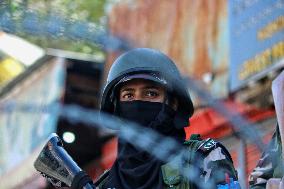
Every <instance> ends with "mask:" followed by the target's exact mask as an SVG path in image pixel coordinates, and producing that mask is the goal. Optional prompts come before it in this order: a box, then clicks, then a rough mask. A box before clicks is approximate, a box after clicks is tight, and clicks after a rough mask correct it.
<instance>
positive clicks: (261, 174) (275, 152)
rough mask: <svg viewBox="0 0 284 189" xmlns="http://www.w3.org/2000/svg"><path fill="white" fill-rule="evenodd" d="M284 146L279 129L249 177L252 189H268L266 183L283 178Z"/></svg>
mask: <svg viewBox="0 0 284 189" xmlns="http://www.w3.org/2000/svg"><path fill="white" fill-rule="evenodd" d="M281 153H282V146H281V138H280V132H279V128H278V126H277V128H276V131H275V132H274V134H273V137H272V139H271V141H270V143H269V144H268V146H267V149H266V150H265V152H264V153H263V154H262V156H261V158H260V160H259V162H258V164H257V165H256V168H254V170H253V172H252V173H251V174H250V176H249V184H250V188H252V189H262V188H265V187H266V183H267V181H268V179H270V178H282V177H283V169H282V168H281V167H282V161H283V160H282V155H281Z"/></svg>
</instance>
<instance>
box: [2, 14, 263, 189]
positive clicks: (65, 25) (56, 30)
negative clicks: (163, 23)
mask: <svg viewBox="0 0 284 189" xmlns="http://www.w3.org/2000/svg"><path fill="white" fill-rule="evenodd" d="M0 29H2V30H3V31H6V32H9V33H16V32H17V31H19V30H20V31H21V32H25V33H27V34H31V35H38V36H47V37H65V38H67V39H71V40H79V41H85V42H90V43H95V44H99V45H100V46H101V47H102V48H103V49H104V50H106V51H116V50H128V49H131V48H132V47H131V45H130V43H129V42H128V41H125V40H122V39H120V38H118V37H115V36H112V35H110V34H108V33H107V32H106V31H104V30H102V29H100V28H97V27H96V26H95V25H94V24H93V23H89V22H85V21H84V22H82V21H74V20H70V19H67V18H64V17H62V16H59V15H56V14H53V15H48V16H46V17H45V18H44V19H40V15H39V13H38V12H36V11H31V10H27V11H25V14H23V16H22V17H21V18H20V19H17V20H15V19H14V18H12V17H11V16H10V15H9V13H8V11H7V10H6V9H2V10H1V12H0ZM186 84H187V85H188V87H189V89H191V90H192V91H193V92H194V93H196V94H197V95H198V96H199V97H200V98H201V99H203V100H204V101H205V102H207V103H208V105H209V106H211V107H212V108H213V109H215V110H216V111H217V112H218V113H220V114H221V115H223V116H224V117H225V118H226V119H228V121H229V122H231V123H232V125H231V126H232V128H233V131H234V133H235V135H236V136H238V137H239V138H240V139H242V140H249V141H251V142H252V143H253V144H255V145H256V146H257V147H258V149H259V150H261V151H262V150H263V149H264V145H263V143H262V139H261V137H260V134H259V132H258V130H255V129H253V128H254V126H255V124H252V123H249V122H248V121H246V120H245V118H243V117H242V116H241V115H239V114H238V113H236V112H232V111H231V110H228V108H226V107H225V106H224V104H223V103H222V102H221V101H218V100H216V99H215V98H213V97H212V96H211V95H210V94H209V93H208V92H207V91H205V90H204V89H202V88H201V87H200V85H198V84H197V83H196V82H195V81H194V80H193V79H192V78H186ZM39 110H40V111H42V112H57V113H59V114H60V115H61V116H63V117H66V118H67V119H68V120H70V121H74V122H76V121H80V122H84V123H88V124H91V125H95V126H98V127H101V128H103V125H107V126H109V127H110V128H112V129H116V130H118V135H119V136H120V137H122V138H123V139H125V140H127V141H128V142H130V143H133V144H134V145H136V146H138V147H140V148H142V149H143V150H146V151H148V152H149V153H150V154H152V155H154V156H155V157H157V158H159V159H161V160H163V161H166V162H175V161H173V158H175V157H179V156H181V155H182V154H184V153H185V149H183V147H182V146H181V145H180V144H178V143H177V142H176V141H174V140H173V139H170V138H164V137H162V136H161V135H159V134H158V133H156V132H154V131H153V130H149V129H146V128H145V127H141V126H139V125H137V124H135V123H130V122H122V121H121V120H120V119H118V118H115V117H114V116H111V115H107V114H102V113H99V112H97V111H95V110H87V109H83V108H82V107H80V106H74V105H72V106H70V105H64V106H62V105H60V104H52V105H47V106H38V105H36V104H21V103H18V102H7V103H5V104H0V112H6V113H8V112H12V111H24V112H36V113H38V111H39ZM134 139H135V140H134ZM176 149H179V150H176ZM172 151H176V153H175V154H171V152H172ZM186 151H187V153H188V150H186ZM177 165H178V164H173V167H176V166H177ZM179 169H180V170H181V174H182V175H183V176H185V177H186V178H187V179H189V180H190V181H192V182H194V183H196V184H197V185H198V186H199V187H200V188H210V187H211V186H210V183H207V184H206V185H200V184H201V183H203V182H199V181H200V178H199V174H197V173H198V171H197V169H196V168H195V167H191V168H183V167H182V168H180V167H179ZM211 184H212V183H211Z"/></svg>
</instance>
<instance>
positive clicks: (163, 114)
mask: <svg viewBox="0 0 284 189" xmlns="http://www.w3.org/2000/svg"><path fill="white" fill-rule="evenodd" d="M116 114H117V115H118V116H119V117H121V118H123V119H126V120H129V121H133V122H136V123H138V124H140V125H142V126H144V127H147V128H151V129H154V130H155V131H157V132H159V133H160V134H163V135H167V136H175V135H179V134H180V133H179V132H177V130H176V129H175V127H174V117H175V114H176V112H175V111H174V110H173V109H172V108H171V107H170V106H168V105H166V104H164V103H161V102H148V101H138V100H137V101H126V102H119V104H118V108H117V112H116Z"/></svg>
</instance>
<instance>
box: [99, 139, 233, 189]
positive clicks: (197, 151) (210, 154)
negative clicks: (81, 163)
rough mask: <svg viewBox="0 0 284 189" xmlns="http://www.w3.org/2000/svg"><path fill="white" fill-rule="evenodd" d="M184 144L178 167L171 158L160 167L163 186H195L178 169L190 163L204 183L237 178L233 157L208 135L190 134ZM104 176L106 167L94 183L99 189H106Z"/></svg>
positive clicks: (186, 188) (194, 188) (189, 188)
mask: <svg viewBox="0 0 284 189" xmlns="http://www.w3.org/2000/svg"><path fill="white" fill-rule="evenodd" d="M184 146H185V147H186V149H188V152H189V153H187V154H185V157H183V161H180V164H179V166H178V167H176V168H173V167H172V166H171V164H172V163H173V162H169V163H167V164H164V165H162V167H161V170H162V176H163V180H164V188H165V189H167V188H175V189H197V188H198V186H197V185H196V184H194V183H193V182H190V181H189V180H188V179H185V178H184V177H183V175H182V173H181V170H184V169H187V168H189V169H190V166H192V165H194V167H195V168H197V171H198V175H199V177H198V178H196V179H200V180H199V181H201V182H205V183H206V182H208V181H209V180H211V181H213V183H214V185H215V186H216V185H218V184H222V185H224V184H226V183H227V182H228V181H229V178H232V179H233V180H235V181H236V180H238V178H237V172H236V170H235V168H234V166H233V161H232V158H231V156H230V154H229V152H228V151H227V150H226V148H225V147H224V146H223V145H222V144H221V143H219V142H216V141H214V140H213V139H210V138H209V139H206V140H201V139H200V138H199V135H192V136H191V138H190V140H187V141H186V142H185V143H184ZM190 152H192V153H190ZM107 178H108V172H107V171H106V172H105V173H104V174H103V175H102V176H101V177H100V178H99V179H98V180H97V181H96V183H95V184H96V185H97V186H98V188H99V189H105V187H104V182H105V181H106V180H107ZM195 181H196V180H195Z"/></svg>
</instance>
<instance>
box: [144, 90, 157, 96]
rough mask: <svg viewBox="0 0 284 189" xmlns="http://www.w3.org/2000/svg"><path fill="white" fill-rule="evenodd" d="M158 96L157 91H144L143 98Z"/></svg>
mask: <svg viewBox="0 0 284 189" xmlns="http://www.w3.org/2000/svg"><path fill="white" fill-rule="evenodd" d="M159 95H160V94H159V92H158V91H155V90H149V91H146V93H145V96H147V97H158V96H159Z"/></svg>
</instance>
